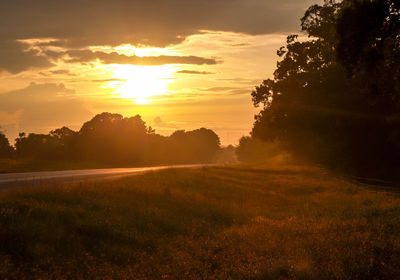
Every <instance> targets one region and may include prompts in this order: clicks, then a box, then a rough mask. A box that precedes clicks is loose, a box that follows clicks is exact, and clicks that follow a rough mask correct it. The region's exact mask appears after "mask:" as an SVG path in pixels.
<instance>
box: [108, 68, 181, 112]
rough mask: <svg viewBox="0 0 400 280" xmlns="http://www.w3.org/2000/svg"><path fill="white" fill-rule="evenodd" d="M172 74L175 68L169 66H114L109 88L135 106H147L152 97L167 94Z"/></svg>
mask: <svg viewBox="0 0 400 280" xmlns="http://www.w3.org/2000/svg"><path fill="white" fill-rule="evenodd" d="M174 72H175V67H174V66H171V65H162V66H137V65H115V66H114V71H113V77H112V79H113V81H110V87H113V88H115V91H116V92H115V93H116V94H117V95H118V96H120V97H123V98H126V99H131V100H133V101H134V102H135V103H136V104H147V103H150V102H151V97H152V96H156V95H167V94H168V85H169V83H171V82H172V79H173V77H174V76H173V73H174Z"/></svg>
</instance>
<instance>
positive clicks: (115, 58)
mask: <svg viewBox="0 0 400 280" xmlns="http://www.w3.org/2000/svg"><path fill="white" fill-rule="evenodd" d="M66 54H67V55H68V56H69V57H70V59H67V60H66V62H70V63H86V62H90V61H94V60H96V59H99V60H100V61H101V62H102V63H104V64H132V65H165V64H197V65H202V64H208V65H212V64H217V63H218V62H217V60H215V59H213V58H204V57H198V56H166V55H161V56H144V57H139V56H135V55H133V56H128V55H123V54H118V53H116V52H112V53H105V52H92V51H90V50H74V51H68V52H66Z"/></svg>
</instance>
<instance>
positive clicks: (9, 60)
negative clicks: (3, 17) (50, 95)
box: [0, 24, 53, 74]
mask: <svg viewBox="0 0 400 280" xmlns="http://www.w3.org/2000/svg"><path fill="white" fill-rule="evenodd" d="M0 25H1V24H0ZM51 66H53V63H51V62H50V60H49V59H48V58H47V57H45V56H43V55H41V54H40V53H39V51H38V50H32V49H31V50H29V49H27V46H26V45H25V44H23V43H20V42H17V41H12V40H2V38H0V71H1V70H3V71H7V72H9V73H11V74H16V73H19V72H22V71H25V70H28V69H31V68H48V67H51Z"/></svg>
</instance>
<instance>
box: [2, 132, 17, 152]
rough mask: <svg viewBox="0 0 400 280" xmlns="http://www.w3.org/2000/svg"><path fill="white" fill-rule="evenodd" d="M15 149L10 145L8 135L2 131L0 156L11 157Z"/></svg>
mask: <svg viewBox="0 0 400 280" xmlns="http://www.w3.org/2000/svg"><path fill="white" fill-rule="evenodd" d="M13 153H14V149H13V148H12V147H11V146H10V142H9V141H8V139H7V137H6V136H5V135H4V133H2V132H1V131H0V158H10V157H12V156H13Z"/></svg>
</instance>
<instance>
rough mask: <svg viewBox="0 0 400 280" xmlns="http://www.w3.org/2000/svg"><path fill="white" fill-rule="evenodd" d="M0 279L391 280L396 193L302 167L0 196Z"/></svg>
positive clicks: (399, 243) (396, 247)
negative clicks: (367, 186) (359, 184)
mask: <svg viewBox="0 0 400 280" xmlns="http://www.w3.org/2000/svg"><path fill="white" fill-rule="evenodd" d="M0 228H1V229H0V278H8V279H32V278H36V279H39V278H41V279H396V278H397V279H398V277H399V275H400V267H399V265H398V264H399V263H400V196H399V195H398V194H397V193H395V192H383V191H378V190H374V189H368V188H365V187H361V186H358V185H356V184H353V183H349V182H346V181H345V180H342V179H337V178H334V177H333V176H331V175H330V174H327V173H325V172H323V171H322V170H320V169H318V168H313V167H308V166H299V165H294V166H288V165H286V166H275V167H273V168H271V167H268V166H257V167H254V166H236V167H235V166H231V167H207V168H202V169H198V170H165V171H160V172H154V173H148V174H145V175H141V176H136V177H127V178H123V179H118V180H114V181H103V182H87V183H80V184H74V185H69V186H43V187H40V188H34V189H29V190H24V191H16V192H10V193H5V194H3V195H2V196H1V197H0Z"/></svg>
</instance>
